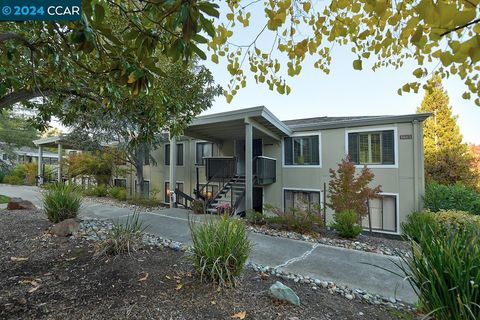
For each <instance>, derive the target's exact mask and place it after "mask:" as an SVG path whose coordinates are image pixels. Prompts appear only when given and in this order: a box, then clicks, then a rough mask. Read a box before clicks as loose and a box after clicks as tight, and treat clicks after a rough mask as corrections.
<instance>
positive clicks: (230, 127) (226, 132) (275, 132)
mask: <svg viewBox="0 0 480 320" xmlns="http://www.w3.org/2000/svg"><path fill="white" fill-rule="evenodd" d="M245 124H251V125H252V127H253V128H254V129H256V130H254V138H270V139H272V140H281V139H282V138H283V137H288V136H290V135H291V134H292V131H291V129H290V128H289V127H288V126H287V125H285V124H284V123H283V122H282V121H280V120H279V119H278V118H277V117H275V116H274V115H273V114H272V113H271V112H270V111H269V110H268V109H267V108H265V107H264V106H258V107H253V108H248V109H239V110H235V111H228V112H222V113H216V114H212V115H206V116H200V117H197V118H195V120H193V122H192V123H191V124H190V125H189V126H188V128H187V129H186V130H185V133H184V134H185V135H186V136H189V137H192V138H197V139H202V140H207V141H212V142H222V141H225V140H233V139H244V137H245Z"/></svg>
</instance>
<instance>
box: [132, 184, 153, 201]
mask: <svg viewBox="0 0 480 320" xmlns="http://www.w3.org/2000/svg"><path fill="white" fill-rule="evenodd" d="M135 193H137V180H135ZM143 195H144V196H146V197H147V198H148V197H149V196H150V181H148V180H143Z"/></svg>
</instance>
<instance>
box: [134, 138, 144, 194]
mask: <svg viewBox="0 0 480 320" xmlns="http://www.w3.org/2000/svg"><path fill="white" fill-rule="evenodd" d="M135 151H136V154H135V170H136V175H137V184H136V190H137V196H140V197H141V198H143V197H144V196H145V194H144V192H145V190H144V181H145V180H144V178H143V165H144V163H145V144H143V143H142V144H140V146H138V148H137V149H136V150H135Z"/></svg>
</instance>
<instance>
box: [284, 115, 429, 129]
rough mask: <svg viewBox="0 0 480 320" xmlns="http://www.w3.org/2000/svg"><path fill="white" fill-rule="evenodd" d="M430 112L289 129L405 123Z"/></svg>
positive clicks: (423, 119) (297, 126) (422, 117)
mask: <svg viewBox="0 0 480 320" xmlns="http://www.w3.org/2000/svg"><path fill="white" fill-rule="evenodd" d="M431 115H432V114H431V113H415V114H406V115H393V116H378V117H370V118H362V119H347V120H340V121H339V120H336V121H331V122H329V121H325V122H322V123H315V124H303V125H302V124H298V125H291V126H290V129H291V130H292V131H294V132H298V131H310V130H322V129H338V128H351V127H363V126H372V125H384V124H392V123H406V122H415V121H418V122H423V121H425V120H426V119H427V118H428V117H430V116H431Z"/></svg>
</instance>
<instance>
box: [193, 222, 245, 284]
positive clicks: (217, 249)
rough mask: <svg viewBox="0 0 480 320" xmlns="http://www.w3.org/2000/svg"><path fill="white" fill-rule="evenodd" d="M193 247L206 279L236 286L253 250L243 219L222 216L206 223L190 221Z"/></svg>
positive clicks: (199, 266)
mask: <svg viewBox="0 0 480 320" xmlns="http://www.w3.org/2000/svg"><path fill="white" fill-rule="evenodd" d="M190 230H191V233H192V241H193V250H192V255H191V256H190V259H191V261H192V262H193V265H194V266H195V269H196V270H197V271H198V272H199V273H200V275H201V277H202V279H203V278H206V279H209V280H211V281H214V282H217V283H219V284H220V285H224V286H229V285H235V277H236V276H238V275H239V274H240V273H241V272H242V270H243V268H244V266H245V262H246V261H247V258H248V256H249V254H250V252H251V248H252V245H251V243H250V241H249V240H248V236H247V231H246V229H245V224H244V222H243V221H241V220H238V219H235V218H230V217H229V216H228V215H222V216H221V217H220V218H211V219H209V220H207V221H205V222H204V223H199V224H197V223H194V222H192V221H190Z"/></svg>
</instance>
